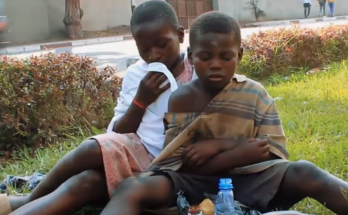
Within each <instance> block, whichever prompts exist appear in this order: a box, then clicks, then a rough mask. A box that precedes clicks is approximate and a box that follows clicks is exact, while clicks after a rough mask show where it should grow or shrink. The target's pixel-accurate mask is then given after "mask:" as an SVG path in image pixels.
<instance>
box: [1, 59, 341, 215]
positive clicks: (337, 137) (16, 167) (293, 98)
mask: <svg viewBox="0 0 348 215" xmlns="http://www.w3.org/2000/svg"><path fill="white" fill-rule="evenodd" d="M347 83H348V61H344V62H342V63H339V64H333V65H331V68H330V69H328V70H327V71H326V72H323V73H320V74H316V75H309V76H307V75H293V76H291V77H289V78H287V79H284V78H277V77H275V78H273V79H271V81H270V82H268V84H266V87H267V89H268V91H269V93H270V94H271V95H272V96H273V97H274V98H276V104H277V106H278V109H279V112H280V116H281V119H282V122H283V126H284V129H285V133H286V134H287V137H288V139H289V142H288V146H287V147H288V150H289V152H290V154H291V157H290V159H291V160H300V159H305V160H309V161H311V162H313V163H315V164H317V165H318V166H319V167H321V168H323V169H324V170H326V171H328V172H330V173H332V174H333V175H335V176H337V177H339V178H342V179H343V180H346V181H348V170H347V164H348V159H347V155H348V144H347V143H346V142H347V141H346V140H347V137H348V129H347V128H348V120H347V119H348V87H347V86H348V85H347ZM89 135H91V134H89V133H87V134H86V133H82V132H81V136H82V138H75V139H74V138H72V139H71V140H69V141H66V142H64V143H62V144H60V145H55V146H51V147H49V148H44V149H40V150H38V151H37V153H36V157H34V158H33V157H31V156H30V151H29V150H27V149H25V150H22V152H21V153H20V154H19V155H18V156H19V161H18V162H15V163H11V164H9V165H6V166H5V167H1V168H0V177H1V178H4V177H5V176H6V175H7V174H17V175H18V174H19V175H22V174H31V173H33V172H34V171H41V172H47V171H48V170H49V169H50V168H51V167H52V166H53V165H54V164H55V163H56V162H57V160H58V159H59V158H61V157H62V156H63V155H64V154H65V153H67V152H68V151H70V150H72V149H73V148H74V147H75V146H76V145H77V144H78V143H80V142H81V141H82V140H83V137H87V136H89ZM343 194H344V192H343ZM295 209H297V210H299V211H301V212H307V213H314V214H320V215H331V214H333V213H331V212H329V211H328V210H326V209H325V208H324V207H323V206H321V205H320V204H319V203H317V202H315V201H314V200H310V199H306V200H304V201H302V202H301V203H299V204H298V205H296V206H295Z"/></svg>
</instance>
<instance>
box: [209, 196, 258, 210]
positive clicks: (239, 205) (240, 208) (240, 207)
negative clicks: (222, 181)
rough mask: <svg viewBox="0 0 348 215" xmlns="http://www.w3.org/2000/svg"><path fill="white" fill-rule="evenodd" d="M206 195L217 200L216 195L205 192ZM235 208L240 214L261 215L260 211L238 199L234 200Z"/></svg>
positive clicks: (212, 199) (213, 200)
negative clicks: (241, 202) (244, 204)
mask: <svg viewBox="0 0 348 215" xmlns="http://www.w3.org/2000/svg"><path fill="white" fill-rule="evenodd" d="M204 195H205V197H207V198H208V199H210V200H211V201H212V202H215V200H216V195H212V194H208V193H204ZM234 209H235V210H236V212H237V214H238V215H261V213H260V212H259V211H257V210H253V209H251V208H248V207H246V206H243V205H242V204H240V203H239V202H238V201H234Z"/></svg>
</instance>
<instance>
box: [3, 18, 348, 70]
mask: <svg viewBox="0 0 348 215" xmlns="http://www.w3.org/2000/svg"><path fill="white" fill-rule="evenodd" d="M330 24H334V25H343V24H348V20H335V21H324V22H316V23H308V24H307V23H304V24H301V25H300V27H301V28H305V27H306V28H319V27H323V26H328V25H330ZM292 27H293V26H289V25H287V26H276V27H255V28H243V29H242V37H243V38H246V37H247V36H249V35H251V34H252V33H255V32H258V31H265V30H269V29H277V28H292ZM187 46H188V34H186V35H185V43H184V44H182V45H181V48H182V50H186V48H187ZM51 52H56V53H64V52H72V53H74V54H78V55H82V56H90V57H92V58H94V59H95V60H96V62H97V64H98V67H105V66H106V65H109V66H112V67H115V68H116V69H117V71H123V70H125V68H126V66H127V59H129V58H130V57H132V56H137V55H138V51H137V48H136V45H135V42H134V40H127V41H120V42H113V43H104V44H96V45H86V46H79V47H66V48H59V49H56V50H51ZM42 53H45V51H44V52H33V53H25V54H17V55H10V56H16V57H20V58H25V57H29V56H30V55H40V54H42Z"/></svg>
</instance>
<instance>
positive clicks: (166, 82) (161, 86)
mask: <svg viewBox="0 0 348 215" xmlns="http://www.w3.org/2000/svg"><path fill="white" fill-rule="evenodd" d="M168 83H169V80H168V79H167V80H165V81H164V82H163V83H162V84H161V85H160V86H159V88H161V89H162V88H163V87H164V86H166V85H167V84H168Z"/></svg>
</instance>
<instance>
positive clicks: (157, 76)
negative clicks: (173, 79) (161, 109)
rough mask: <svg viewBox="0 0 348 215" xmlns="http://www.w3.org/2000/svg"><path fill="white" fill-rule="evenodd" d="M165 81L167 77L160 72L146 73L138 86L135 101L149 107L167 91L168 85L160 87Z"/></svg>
mask: <svg viewBox="0 0 348 215" xmlns="http://www.w3.org/2000/svg"><path fill="white" fill-rule="evenodd" d="M166 80H167V77H166V76H165V75H164V74H163V73H161V72H148V73H147V74H146V75H145V77H144V78H143V79H142V80H141V82H140V84H139V89H138V92H137V94H136V96H135V100H137V101H138V102H139V103H140V104H141V105H143V106H145V107H147V106H149V105H150V104H152V103H153V102H154V101H156V99H157V98H158V96H159V95H161V94H162V93H163V92H164V91H166V90H167V89H169V87H170V84H169V83H167V84H165V85H164V86H161V84H162V83H163V82H165V81H166ZM160 86H161V88H160Z"/></svg>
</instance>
